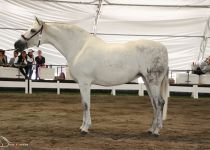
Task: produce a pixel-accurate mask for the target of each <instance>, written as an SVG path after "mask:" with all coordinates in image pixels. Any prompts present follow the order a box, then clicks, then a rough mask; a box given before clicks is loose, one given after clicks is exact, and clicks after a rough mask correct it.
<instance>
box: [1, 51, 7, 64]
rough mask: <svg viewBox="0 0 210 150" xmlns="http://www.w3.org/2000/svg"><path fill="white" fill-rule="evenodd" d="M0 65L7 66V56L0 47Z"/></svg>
mask: <svg viewBox="0 0 210 150" xmlns="http://www.w3.org/2000/svg"><path fill="white" fill-rule="evenodd" d="M0 66H4V67H5V66H7V56H6V55H5V51H4V50H2V49H0Z"/></svg>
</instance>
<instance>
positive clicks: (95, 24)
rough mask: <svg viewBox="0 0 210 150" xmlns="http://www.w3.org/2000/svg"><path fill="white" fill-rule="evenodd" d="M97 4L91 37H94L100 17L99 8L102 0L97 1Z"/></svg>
mask: <svg viewBox="0 0 210 150" xmlns="http://www.w3.org/2000/svg"><path fill="white" fill-rule="evenodd" d="M98 1H99V3H98V6H97V10H96V16H95V19H94V24H93V35H96V32H97V31H96V30H97V24H98V19H99V17H100V14H101V7H102V5H103V4H102V3H103V0H98Z"/></svg>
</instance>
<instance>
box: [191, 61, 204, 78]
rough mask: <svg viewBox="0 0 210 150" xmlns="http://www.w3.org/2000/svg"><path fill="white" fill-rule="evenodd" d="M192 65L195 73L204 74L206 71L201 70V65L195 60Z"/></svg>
mask: <svg viewBox="0 0 210 150" xmlns="http://www.w3.org/2000/svg"><path fill="white" fill-rule="evenodd" d="M191 67H192V73H193V74H197V75H201V74H204V72H203V71H202V70H201V67H200V65H198V64H196V63H194V62H193V63H192V66H191Z"/></svg>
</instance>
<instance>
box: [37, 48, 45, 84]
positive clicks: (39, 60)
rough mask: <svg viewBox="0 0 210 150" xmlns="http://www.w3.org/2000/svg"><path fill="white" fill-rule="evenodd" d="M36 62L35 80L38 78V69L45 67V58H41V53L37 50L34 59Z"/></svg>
mask: <svg viewBox="0 0 210 150" xmlns="http://www.w3.org/2000/svg"><path fill="white" fill-rule="evenodd" d="M35 61H36V80H37V79H38V78H39V71H38V70H39V67H43V66H45V57H43V56H42V51H41V50H38V56H37V57H36V58H35Z"/></svg>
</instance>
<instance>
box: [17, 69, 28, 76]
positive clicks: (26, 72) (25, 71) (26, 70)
mask: <svg viewBox="0 0 210 150" xmlns="http://www.w3.org/2000/svg"><path fill="white" fill-rule="evenodd" d="M19 70H20V72H21V73H22V74H23V75H24V76H25V78H28V76H27V74H28V66H25V67H19Z"/></svg>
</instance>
